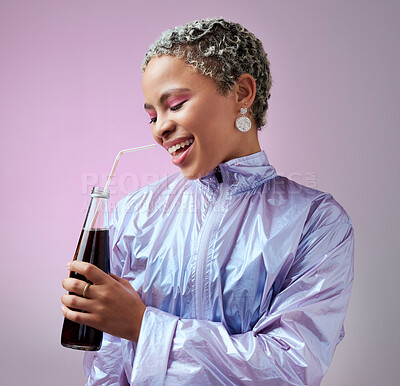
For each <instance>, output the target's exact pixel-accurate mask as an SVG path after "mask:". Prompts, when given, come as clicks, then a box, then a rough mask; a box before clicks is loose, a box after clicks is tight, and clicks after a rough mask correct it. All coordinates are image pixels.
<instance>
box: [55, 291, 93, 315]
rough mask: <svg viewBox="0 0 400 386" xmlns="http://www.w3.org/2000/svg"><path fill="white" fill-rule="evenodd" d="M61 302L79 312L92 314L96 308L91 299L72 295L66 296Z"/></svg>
mask: <svg viewBox="0 0 400 386" xmlns="http://www.w3.org/2000/svg"><path fill="white" fill-rule="evenodd" d="M61 302H62V303H63V304H64V306H66V307H68V308H69V309H72V310H73V311H78V312H82V311H85V312H92V311H93V308H94V305H93V302H92V301H91V300H90V299H85V298H82V297H80V296H76V295H72V294H64V295H63V296H62V297H61Z"/></svg>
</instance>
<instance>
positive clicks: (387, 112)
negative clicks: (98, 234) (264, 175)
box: [0, 0, 400, 386]
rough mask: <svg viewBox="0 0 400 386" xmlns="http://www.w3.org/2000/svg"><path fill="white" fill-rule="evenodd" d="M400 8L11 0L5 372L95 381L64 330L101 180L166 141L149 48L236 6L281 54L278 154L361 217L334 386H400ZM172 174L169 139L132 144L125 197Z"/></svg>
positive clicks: (0, 47) (286, 169)
mask: <svg viewBox="0 0 400 386" xmlns="http://www.w3.org/2000/svg"><path fill="white" fill-rule="evenodd" d="M399 11H400V6H399V2H396V1H389V0H386V1H381V2H378V1H366V0H351V1H348V0H339V1H330V2H327V1H326V2H322V1H318V0H313V1H311V0H291V1H289V0H287V1H279V2H278V1H269V0H258V1H255V0H249V1H247V2H243V1H234V0H222V1H215V0H212V1H210V0H203V1H201V2H200V1H198V2H193V1H186V2H183V1H174V0H170V1H153V2H136V1H133V0H130V1H128V0H115V1H111V0H108V1H107V0H80V1H77V0H68V1H67V0H64V1H60V0H32V1H29V0H25V1H22V0H0V130H1V151H0V157H1V162H0V165H1V166H0V170H1V182H2V186H1V198H2V200H1V202H2V204H1V205H2V208H3V209H2V221H1V242H2V259H1V262H2V269H1V273H0V286H1V317H0V321H1V322H0V323H1V326H0V327H1V328H0V342H1V346H0V356H1V357H0V383H1V384H3V385H22V384H29V385H59V386H60V385H77V384H83V383H84V380H85V378H84V375H83V371H82V365H81V361H82V353H80V352H78V351H73V350H68V349H65V348H63V347H61V346H60V343H59V340H60V329H61V324H62V319H63V318H62V315H61V312H60V305H61V304H60V297H61V295H62V293H63V289H62V288H61V280H62V278H63V277H64V276H65V275H66V274H67V271H66V269H65V264H66V263H67V261H69V260H70V259H71V258H72V256H73V253H74V250H75V246H76V242H77V239H78V235H79V232H80V228H81V226H82V222H83V216H84V214H85V206H86V205H87V202H88V189H89V188H88V186H90V185H91V183H92V182H93V181H95V180H96V179H97V177H99V178H100V181H103V183H104V178H105V175H106V174H107V173H108V171H109V169H110V168H111V165H112V162H113V160H114V157H115V155H116V154H117V152H118V151H119V150H121V149H123V148H127V147H132V146H139V145H144V144H149V143H152V142H153V140H152V136H151V130H150V127H149V125H148V124H147V123H148V117H147V115H146V114H145V113H144V111H143V107H142V106H143V96H142V91H141V73H140V70H139V67H140V63H141V60H142V57H143V55H144V53H145V51H146V49H147V47H148V46H149V45H150V44H151V43H152V41H153V40H154V39H155V38H156V37H158V36H159V35H160V33H161V32H162V31H163V30H164V29H166V28H169V27H172V26H174V25H177V24H183V23H185V22H187V21H190V20H193V19H199V18H203V17H210V16H224V17H226V18H228V19H232V20H234V21H238V22H240V23H242V24H243V25H245V26H246V27H247V28H248V29H249V30H251V31H252V32H254V33H255V34H256V35H257V36H258V37H259V38H260V39H261V40H262V41H263V42H264V46H265V48H266V51H267V52H268V54H269V58H270V60H271V63H272V76H273V80H274V84H273V89H272V99H271V103H270V111H269V114H268V125H267V127H266V128H265V129H264V130H263V132H262V133H261V135H260V140H261V143H262V147H263V148H264V149H265V150H266V151H267V154H268V156H269V158H270V161H271V163H272V164H273V165H274V166H275V167H276V168H277V170H278V172H279V173H281V174H284V175H287V176H289V177H292V178H293V179H295V180H297V181H299V182H301V183H304V184H308V185H309V186H315V187H316V188H318V189H320V190H324V191H329V192H331V193H332V194H333V195H334V196H335V198H336V199H337V200H338V201H339V202H340V203H341V204H342V205H343V206H344V207H345V208H346V209H347V211H348V212H349V214H350V216H351V217H352V220H353V223H354V226H355V230H356V279H355V283H354V290H353V295H352V299H351V303H350V307H349V312H348V316H347V319H346V331H347V336H346V338H345V340H344V341H343V342H342V343H341V344H340V345H339V347H338V349H337V352H336V356H335V358H334V361H333V364H332V366H331V369H330V370H329V372H328V374H327V376H326V378H325V380H324V381H323V385H332V386H336V385H377V384H383V385H389V384H396V383H397V381H398V379H397V378H398V377H397V373H398V371H397V368H396V366H398V359H399V357H400V350H399V338H398V336H399V329H398V325H399V322H400V320H399V307H398V298H397V294H398V293H399V287H398V284H397V282H398V271H399V253H398V248H396V244H397V243H398V234H399V226H398V223H399V215H400V214H399V205H398V193H399V183H398V177H399V174H398V167H399V164H400V162H399V152H398V143H399V139H400V138H399V126H400V113H399V111H400V109H399V107H398V103H399V97H398V95H399V89H400V77H399V72H398V70H399V68H400V49H399V44H398V39H399V37H400V28H399V24H398V18H399V15H400V12H399ZM204 113H205V114H206V113H207V112H204ZM172 172H175V168H174V167H173V166H172V165H171V163H170V156H169V155H168V154H167V153H166V152H165V151H163V150H159V149H157V150H149V151H147V152H144V153H142V154H135V155H127V156H125V158H123V159H122V161H121V163H120V167H119V168H118V171H117V177H116V180H115V185H114V187H115V189H114V192H113V193H114V195H113V200H114V201H115V200H116V199H117V198H118V197H120V196H122V194H123V193H125V192H126V191H128V190H129V189H133V188H135V187H137V186H139V185H143V184H145V183H147V182H150V181H152V180H154V179H158V178H159V177H162V176H163V175H166V174H168V173H172ZM394 172H395V173H396V174H394Z"/></svg>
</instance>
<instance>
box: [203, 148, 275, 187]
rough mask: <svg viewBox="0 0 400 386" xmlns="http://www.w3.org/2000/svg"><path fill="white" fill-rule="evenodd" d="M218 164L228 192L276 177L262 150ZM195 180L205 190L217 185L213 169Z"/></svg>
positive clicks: (257, 184) (255, 185)
mask: <svg viewBox="0 0 400 386" xmlns="http://www.w3.org/2000/svg"><path fill="white" fill-rule="evenodd" d="M218 166H219V169H220V171H221V175H222V180H223V182H222V184H226V185H228V186H229V191H230V194H238V193H241V192H244V191H247V190H252V189H255V188H256V187H258V186H260V185H262V184H264V183H265V182H267V181H268V180H270V179H272V178H275V177H276V171H275V168H274V167H273V166H271V165H270V164H269V161H268V158H267V155H266V154H265V152H264V151H263V150H262V151H260V152H258V153H254V154H251V155H247V156H244V157H239V158H234V159H232V160H230V161H228V162H225V163H222V164H219V165H218ZM196 182H197V183H199V184H200V185H201V187H202V188H205V189H207V190H209V189H211V190H216V189H218V185H219V182H218V179H217V177H216V171H215V169H214V170H213V171H212V172H211V173H209V174H207V175H206V176H204V177H202V178H200V179H198V180H196Z"/></svg>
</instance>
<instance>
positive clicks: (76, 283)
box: [62, 277, 92, 298]
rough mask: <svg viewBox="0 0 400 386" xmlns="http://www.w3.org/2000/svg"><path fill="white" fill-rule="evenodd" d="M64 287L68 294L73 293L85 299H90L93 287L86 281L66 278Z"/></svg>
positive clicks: (63, 282)
mask: <svg viewBox="0 0 400 386" xmlns="http://www.w3.org/2000/svg"><path fill="white" fill-rule="evenodd" d="M62 286H63V287H64V289H65V290H66V291H68V292H72V293H74V294H76V295H79V296H82V297H85V298H90V293H91V291H92V290H91V289H90V286H91V285H90V283H87V282H86V281H83V280H79V279H73V278H70V277H66V278H65V279H64V280H63V281H62ZM85 288H86V290H85ZM83 295H85V296H83Z"/></svg>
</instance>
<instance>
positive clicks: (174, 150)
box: [168, 138, 194, 154]
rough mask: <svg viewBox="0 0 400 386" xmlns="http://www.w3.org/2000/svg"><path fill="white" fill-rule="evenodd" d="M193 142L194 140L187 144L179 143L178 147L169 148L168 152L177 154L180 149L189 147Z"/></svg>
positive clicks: (188, 141)
mask: <svg viewBox="0 0 400 386" xmlns="http://www.w3.org/2000/svg"><path fill="white" fill-rule="evenodd" d="M193 141H194V139H193V138H192V139H188V140H187V141H185V142H181V143H177V144H176V145H174V146H171V147H169V148H168V152H169V153H170V154H172V153H175V152H176V151H177V150H178V149H182V148H184V147H185V146H189V145H190V144H192V143H193Z"/></svg>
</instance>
